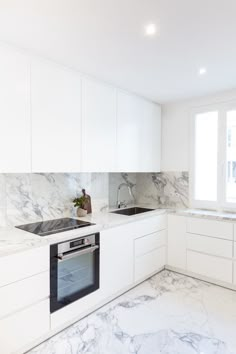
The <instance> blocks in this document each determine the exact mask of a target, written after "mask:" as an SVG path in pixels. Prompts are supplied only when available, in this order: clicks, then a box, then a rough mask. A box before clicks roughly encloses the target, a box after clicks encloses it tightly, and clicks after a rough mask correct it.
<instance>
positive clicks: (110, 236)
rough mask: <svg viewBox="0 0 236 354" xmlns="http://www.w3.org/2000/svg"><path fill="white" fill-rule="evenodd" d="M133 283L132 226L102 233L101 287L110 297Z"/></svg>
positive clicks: (105, 294) (106, 295)
mask: <svg viewBox="0 0 236 354" xmlns="http://www.w3.org/2000/svg"><path fill="white" fill-rule="evenodd" d="M132 283H133V236H132V225H131V226H130V225H125V226H120V227H116V228H114V229H109V230H104V231H102V232H101V233H100V286H101V291H102V292H103V293H104V297H110V296H112V295H113V294H117V293H118V292H120V291H122V289H126V288H127V287H128V286H131V285H132Z"/></svg>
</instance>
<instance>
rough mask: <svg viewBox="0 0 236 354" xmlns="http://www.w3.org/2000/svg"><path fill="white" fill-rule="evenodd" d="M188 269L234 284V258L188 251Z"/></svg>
mask: <svg viewBox="0 0 236 354" xmlns="http://www.w3.org/2000/svg"><path fill="white" fill-rule="evenodd" d="M187 270H188V271H189V272H192V273H195V274H199V275H202V276H204V277H207V278H210V279H215V280H219V281H222V282H225V283H229V284H232V278H233V272H232V271H233V267H232V259H226V258H220V257H215V256H210V255H206V254H202V253H198V252H194V251H189V250H188V251H187Z"/></svg>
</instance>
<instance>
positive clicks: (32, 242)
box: [0, 206, 166, 257]
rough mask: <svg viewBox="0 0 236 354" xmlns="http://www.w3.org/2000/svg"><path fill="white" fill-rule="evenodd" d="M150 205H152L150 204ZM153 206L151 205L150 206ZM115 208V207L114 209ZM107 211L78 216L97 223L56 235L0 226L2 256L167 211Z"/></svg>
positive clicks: (0, 252)
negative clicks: (123, 212) (130, 212)
mask: <svg viewBox="0 0 236 354" xmlns="http://www.w3.org/2000/svg"><path fill="white" fill-rule="evenodd" d="M149 207H150V206H149ZM150 208H151V207H150ZM113 210H114V209H113ZM111 211H112V210H110V211H107V212H100V213H93V214H90V215H88V216H86V217H84V218H78V219H81V220H83V221H89V222H91V223H94V224H95V225H92V226H88V227H83V228H81V229H76V230H71V231H66V232H60V233H58V234H54V235H48V236H44V237H41V236H38V235H35V234H32V233H30V232H26V231H23V230H20V229H17V228H15V227H6V228H0V257H4V256H7V255H10V254H14V253H17V252H22V251H26V250H29V249H31V248H34V247H40V246H44V245H50V244H53V243H58V242H63V241H66V240H70V239H73V238H77V237H81V236H85V235H88V234H91V233H94V232H100V231H102V230H104V229H108V228H113V227H116V226H119V225H124V224H127V223H131V222H134V221H138V220H142V219H147V218H148V217H152V216H155V215H161V214H165V213H166V209H155V210H153V211H149V212H146V213H142V214H138V215H133V216H126V215H120V214H114V213H111Z"/></svg>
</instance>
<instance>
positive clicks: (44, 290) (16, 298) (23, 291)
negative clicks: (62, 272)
mask: <svg viewBox="0 0 236 354" xmlns="http://www.w3.org/2000/svg"><path fill="white" fill-rule="evenodd" d="M47 298H49V271H47V272H43V273H40V274H37V275H34V276H31V277H29V278H26V279H24V280H20V281H17V282H14V283H12V284H9V285H7V286H2V287H0V299H1V301H0V319H1V318H3V317H5V316H7V315H9V314H12V313H14V312H16V311H19V310H21V309H23V308H25V307H28V306H30V305H32V304H34V303H36V302H39V301H41V300H45V299H47Z"/></svg>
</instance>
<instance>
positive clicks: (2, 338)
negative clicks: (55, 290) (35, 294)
mask: <svg viewBox="0 0 236 354" xmlns="http://www.w3.org/2000/svg"><path fill="white" fill-rule="evenodd" d="M49 320H50V318H49V300H45V301H42V302H39V303H37V304H35V305H33V306H30V307H27V308H26V309H24V310H22V311H19V312H16V313H15V314H13V315H11V316H8V317H6V318H4V319H2V320H0V353H2V354H13V353H15V352H18V353H19V352H20V353H23V352H25V350H24V349H25V347H28V346H29V345H30V343H31V342H32V343H33V342H34V341H35V340H37V339H40V337H41V336H43V335H45V334H46V333H47V332H49V329H50V328H49V323H50V322H49ZM28 349H29V347H28Z"/></svg>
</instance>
